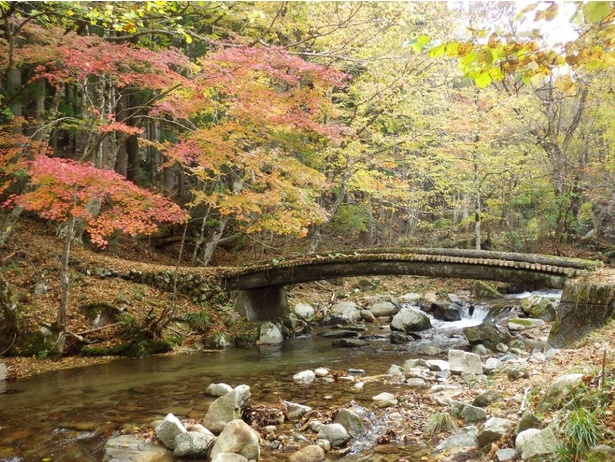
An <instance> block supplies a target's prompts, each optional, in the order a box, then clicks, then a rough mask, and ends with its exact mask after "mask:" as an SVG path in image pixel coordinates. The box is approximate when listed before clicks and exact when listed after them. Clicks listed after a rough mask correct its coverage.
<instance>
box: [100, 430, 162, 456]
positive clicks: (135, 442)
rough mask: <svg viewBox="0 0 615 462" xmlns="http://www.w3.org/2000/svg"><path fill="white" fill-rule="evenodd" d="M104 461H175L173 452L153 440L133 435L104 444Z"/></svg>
mask: <svg viewBox="0 0 615 462" xmlns="http://www.w3.org/2000/svg"><path fill="white" fill-rule="evenodd" d="M103 451H104V455H103V462H120V461H130V462H173V460H174V459H173V453H172V452H171V451H169V450H168V449H167V448H165V447H163V446H160V445H158V444H156V443H155V442H153V441H144V440H141V439H138V438H137V437H135V436H133V435H121V436H117V437H115V438H111V439H109V440H108V441H107V442H106V443H105V446H104V449H103Z"/></svg>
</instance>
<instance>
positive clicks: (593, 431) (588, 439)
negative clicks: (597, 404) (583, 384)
mask: <svg viewBox="0 0 615 462" xmlns="http://www.w3.org/2000/svg"><path fill="white" fill-rule="evenodd" d="M600 414H602V408H597V409H594V410H592V411H589V410H587V409H585V408H578V409H575V410H574V411H571V412H570V413H569V414H568V416H567V417H566V421H565V424H564V428H563V432H564V438H565V441H564V442H563V443H562V445H561V446H560V448H559V450H558V453H559V455H560V458H561V460H562V462H577V461H580V460H585V459H586V457H585V456H586V455H587V453H588V452H589V449H590V448H591V447H592V446H595V445H596V444H598V441H599V440H600V437H601V435H602V431H601V429H600V427H599V421H600V419H599V416H600Z"/></svg>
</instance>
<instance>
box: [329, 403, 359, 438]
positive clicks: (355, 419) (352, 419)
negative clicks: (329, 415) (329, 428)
mask: <svg viewBox="0 0 615 462" xmlns="http://www.w3.org/2000/svg"><path fill="white" fill-rule="evenodd" d="M333 423H338V424H341V425H343V427H344V428H345V429H346V431H347V432H348V434H349V435H350V436H352V437H353V438H356V437H357V436H359V435H360V434H361V433H363V421H362V420H361V417H359V416H358V415H357V414H356V413H355V412H353V411H351V410H350V409H340V411H339V412H338V413H337V415H336V416H335V419H333Z"/></svg>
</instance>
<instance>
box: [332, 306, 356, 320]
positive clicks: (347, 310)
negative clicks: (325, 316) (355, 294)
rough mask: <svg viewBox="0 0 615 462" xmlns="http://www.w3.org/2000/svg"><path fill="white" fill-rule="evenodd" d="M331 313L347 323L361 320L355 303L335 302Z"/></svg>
mask: <svg viewBox="0 0 615 462" xmlns="http://www.w3.org/2000/svg"><path fill="white" fill-rule="evenodd" d="M331 313H332V314H333V315H335V316H336V317H338V318H342V319H344V320H346V321H348V322H349V323H355V322H357V321H358V320H359V319H361V313H359V310H358V309H357V304H356V303H355V302H337V303H336V304H335V305H333V306H332V307H331Z"/></svg>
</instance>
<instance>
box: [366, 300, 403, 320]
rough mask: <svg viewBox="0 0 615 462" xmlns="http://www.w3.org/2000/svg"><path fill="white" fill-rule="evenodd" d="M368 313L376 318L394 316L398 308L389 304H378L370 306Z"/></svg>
mask: <svg viewBox="0 0 615 462" xmlns="http://www.w3.org/2000/svg"><path fill="white" fill-rule="evenodd" d="M369 311H370V312H371V313H372V314H373V315H374V316H375V317H377V318H379V317H384V316H395V315H396V314H397V312H398V311H399V307H398V306H396V305H394V304H393V303H391V302H378V303H374V304H373V305H372V306H370V307H369Z"/></svg>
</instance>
